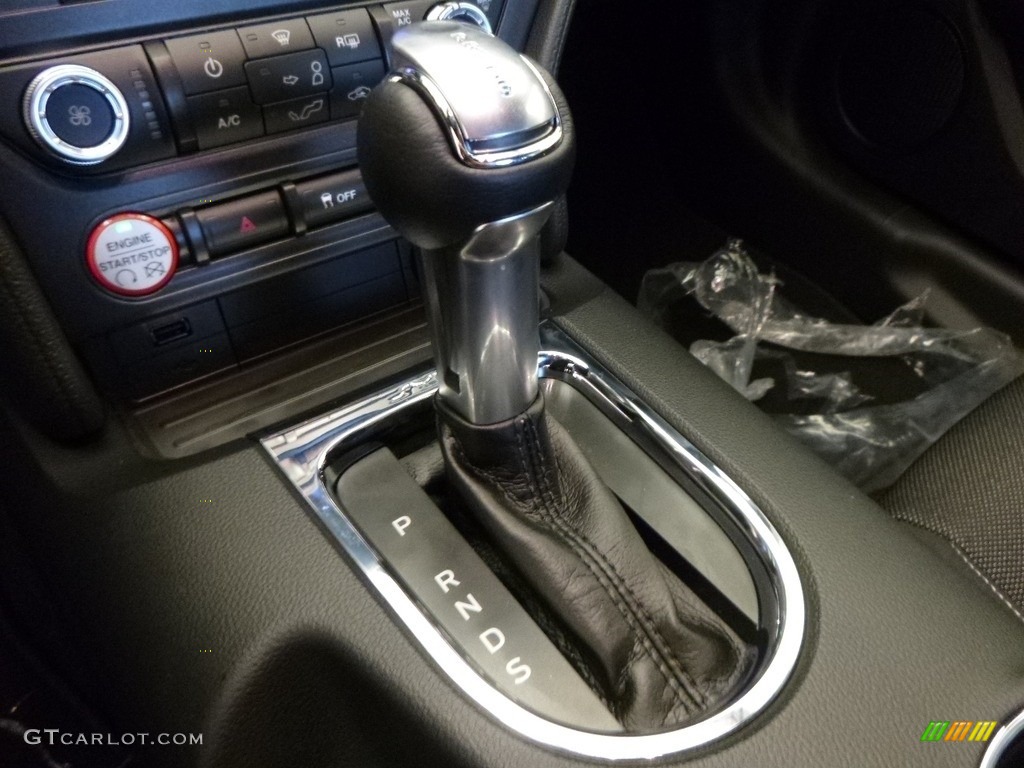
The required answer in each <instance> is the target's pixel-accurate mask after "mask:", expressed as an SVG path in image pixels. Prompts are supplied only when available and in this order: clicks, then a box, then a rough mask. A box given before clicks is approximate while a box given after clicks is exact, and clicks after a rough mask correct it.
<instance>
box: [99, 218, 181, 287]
mask: <svg viewBox="0 0 1024 768" xmlns="http://www.w3.org/2000/svg"><path fill="white" fill-rule="evenodd" d="M85 261H86V264H87V265H88V267H89V271H90V272H92V275H93V277H95V278H96V281H97V282H98V283H99V284H100V285H101V286H103V287H104V288H106V289H107V290H108V291H110V292H111V293H116V294H118V295H119V296H146V295H147V294H150V293H155V292H156V291H159V290H160V289H161V288H163V287H164V286H165V285H167V283H168V281H170V279H171V278H172V277H173V276H174V271H175V270H176V269H177V268H178V244H177V242H175V239H174V235H173V234H172V233H171V230H170V229H168V227H167V225H166V224H164V223H163V222H162V221H160V220H159V219H155V218H153V217H152V216H147V215H146V214H144V213H120V214H118V215H116V216H111V217H110V218H109V219H106V220H105V221H103V222H101V223H100V224H98V225H97V226H96V228H95V229H94V230H93V231H92V235H90V236H89V243H88V245H87V246H86V249H85Z"/></svg>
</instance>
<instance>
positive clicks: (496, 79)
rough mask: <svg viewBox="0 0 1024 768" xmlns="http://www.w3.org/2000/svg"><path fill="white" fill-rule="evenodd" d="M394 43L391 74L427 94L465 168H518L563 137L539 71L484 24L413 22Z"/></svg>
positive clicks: (398, 35)
mask: <svg viewBox="0 0 1024 768" xmlns="http://www.w3.org/2000/svg"><path fill="white" fill-rule="evenodd" d="M391 45H392V48H393V49H394V56H393V65H392V66H393V72H392V74H391V75H390V76H389V79H391V80H392V81H397V82H402V83H406V84H408V85H410V86H412V87H413V88H414V89H415V90H416V91H418V92H419V93H420V95H421V96H422V97H423V99H424V101H426V102H427V104H428V105H429V106H430V108H431V109H432V111H433V112H434V114H435V115H437V117H438V118H439V119H440V120H441V121H442V124H443V125H444V127H445V129H446V131H447V136H448V141H449V144H450V145H451V148H452V150H453V151H454V152H455V154H456V156H457V157H458V158H459V160H461V161H462V162H463V163H465V164H466V165H469V166H472V167H475V168H487V167H491V166H505V165H517V164H519V163H525V162H527V161H529V160H531V159H533V158H534V157H537V156H538V155H542V154H544V153H546V152H548V151H550V150H551V149H552V148H553V147H556V146H557V145H558V144H559V142H561V140H562V126H561V120H560V118H559V115H558V106H557V105H556V104H555V100H554V97H552V95H551V91H550V90H549V89H548V86H547V84H546V83H545V82H544V78H543V77H541V75H540V73H539V72H538V71H537V68H536V67H535V66H534V65H533V64H531V63H530V62H529V61H528V60H527V59H525V58H524V57H523V56H521V55H520V54H519V53H517V52H516V51H515V50H514V49H512V48H511V47H510V46H508V45H506V44H505V43H503V42H502V41H501V40H499V39H498V38H496V37H494V36H493V35H490V34H488V33H487V32H485V31H484V30H482V29H480V28H479V27H473V26H470V25H467V24H462V23H459V22H451V21H448V22H443V21H439V22H433V23H427V24H421V25H414V26H411V27H406V28H404V29H401V30H399V31H398V32H397V33H396V34H395V36H394V38H393V39H392V41H391Z"/></svg>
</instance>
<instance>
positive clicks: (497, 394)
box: [358, 22, 752, 732]
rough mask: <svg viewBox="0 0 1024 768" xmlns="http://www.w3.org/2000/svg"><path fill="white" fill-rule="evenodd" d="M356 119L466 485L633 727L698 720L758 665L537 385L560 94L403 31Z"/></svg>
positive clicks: (483, 49)
mask: <svg viewBox="0 0 1024 768" xmlns="http://www.w3.org/2000/svg"><path fill="white" fill-rule="evenodd" d="M393 46H394V66H393V71H392V74H391V75H390V76H389V77H388V79H387V80H386V81H385V82H384V83H383V84H381V85H380V86H378V87H377V88H376V89H375V90H374V92H373V93H372V94H371V96H370V98H369V99H368V101H367V103H366V105H365V107H364V110H363V113H362V117H361V118H360V122H359V129H358V130H359V133H358V144H359V163H360V167H361V170H362V173H363V178H364V179H365V182H366V186H367V189H368V190H369V192H370V195H371V197H372V198H373V199H374V201H375V202H376V204H377V206H378V208H379V209H380V211H381V213H382V214H383V215H384V217H385V218H386V219H387V220H388V221H389V222H390V223H391V224H392V225H393V226H394V227H395V228H396V229H397V230H398V231H399V232H400V233H401V234H402V235H404V236H405V237H406V238H407V239H409V240H410V241H412V242H413V243H414V244H415V245H417V246H419V247H420V248H421V249H422V252H423V264H424V277H425V282H426V286H425V288H426V292H427V298H428V315H429V320H430V325H431V334H432V343H433V345H434V354H435V360H436V363H437V367H438V372H439V374H440V376H439V378H440V379H441V384H440V389H439V393H438V414H439V424H440V433H441V444H442V450H443V453H444V456H445V462H446V466H447V471H448V475H449V478H450V480H451V482H452V484H453V485H454V486H455V488H456V489H457V490H458V491H459V493H460V495H461V496H462V498H463V500H464V501H465V503H466V504H467V505H468V506H469V508H470V510H471V511H472V514H473V515H474V517H475V518H476V519H477V520H478V521H479V522H480V523H481V525H482V526H483V528H484V529H485V530H486V531H487V533H488V534H489V536H490V537H491V538H492V539H493V540H494V542H495V543H496V545H497V546H498V547H499V548H500V549H501V550H502V551H503V553H504V555H505V556H506V557H507V558H508V560H510V561H511V562H512V563H513V564H514V565H515V566H516V568H517V570H518V571H519V572H520V574H521V575H522V577H523V578H524V579H525V580H526V581H527V582H529V584H530V585H531V586H532V588H533V589H534V590H535V591H536V593H537V595H538V596H539V597H540V598H541V600H542V601H543V602H544V603H546V604H547V606H548V607H549V608H550V609H551V612H552V613H553V614H555V615H556V616H558V617H559V619H560V620H561V621H562V623H563V628H562V630H561V631H562V632H564V636H565V637H567V638H568V642H569V644H570V645H573V646H574V647H575V648H576V649H578V654H577V658H576V663H577V666H579V667H583V668H584V669H582V670H581V671H582V672H583V675H584V678H585V679H587V680H589V681H590V682H591V685H592V686H593V687H594V688H595V689H596V690H597V692H598V693H599V694H600V695H601V697H602V698H603V699H604V701H605V702H606V703H607V704H608V706H609V708H610V709H611V710H612V711H613V713H614V714H615V715H616V716H617V717H618V718H619V720H620V721H621V722H622V723H623V725H624V726H626V728H627V729H628V730H630V731H641V732H649V731H654V730H660V729H662V728H665V727H669V726H676V725H679V724H681V723H684V722H687V721H690V720H693V719H696V718H699V717H701V716H702V715H703V714H705V713H706V712H708V711H710V710H711V709H712V708H713V707H714V706H715V705H716V704H717V703H719V702H720V701H721V699H722V698H723V697H724V696H726V695H727V694H728V693H729V692H731V691H732V690H733V689H734V686H735V685H736V684H737V682H738V681H740V680H741V679H742V678H743V676H744V674H745V672H746V670H747V669H748V667H749V666H750V661H751V660H752V651H751V650H750V649H749V648H748V647H747V646H745V645H744V644H743V643H742V642H741V641H740V640H739V639H738V638H737V637H736V636H735V635H734V634H733V632H732V631H731V630H730V629H728V628H727V627H726V626H725V625H724V624H723V623H722V622H721V620H720V619H719V618H718V617H717V616H716V615H715V614H714V613H713V612H712V611H711V610H709V609H708V608H707V607H706V606H705V605H704V604H703V603H702V602H701V601H700V600H699V599H698V598H697V597H696V596H695V595H694V594H693V592H692V591H691V590H690V589H689V588H688V587H686V586H685V585H684V584H683V583H682V582H681V581H680V580H679V579H678V578H677V577H676V576H675V575H674V574H672V573H671V572H670V571H669V570H668V569H667V568H665V567H664V566H663V565H662V564H661V563H660V562H659V561H658V560H657V559H656V558H655V557H654V556H653V555H652V554H651V553H650V551H649V550H648V549H647V548H646V546H645V545H644V543H643V541H642V540H641V538H640V535H639V534H638V533H637V531H636V529H635V528H634V527H633V525H632V523H631V522H630V520H629V517H628V516H627V515H626V513H625V511H624V510H623V509H622V507H621V506H620V505H619V503H618V501H617V500H616V498H615V497H614V496H613V495H612V493H611V492H610V491H609V490H608V489H607V488H606V487H605V486H604V485H603V484H602V483H601V482H600V480H599V479H598V478H597V477H596V475H595V474H594V472H593V470H592V468H591V467H590V465H589V464H588V463H587V461H586V460H585V459H584V458H583V456H582V454H581V453H580V451H579V449H578V448H577V446H576V445H575V444H574V443H573V442H572V440H571V439H570V438H569V437H568V435H567V434H566V433H565V432H564V430H563V429H562V428H561V427H560V426H559V425H558V424H557V423H556V422H554V420H552V419H551V418H550V417H548V416H546V415H545V413H544V404H543V398H542V397H541V395H540V394H539V390H538V386H537V373H536V372H537V354H538V344H539V342H538V246H537V234H538V232H539V230H540V228H541V227H542V226H543V224H544V222H545V221H546V219H547V217H548V215H549V212H550V209H551V207H552V201H553V200H555V199H556V198H557V197H558V196H559V195H561V194H562V193H563V192H564V191H565V188H566V187H567V185H568V180H569V175H570V172H571V167H572V162H573V153H574V145H573V128H572V122H571V118H570V115H569V112H568V110H567V108H566V106H565V103H564V100H563V98H562V96H561V93H560V91H559V90H558V88H557V86H555V84H554V83H553V82H552V81H551V80H550V78H549V77H548V76H546V75H545V74H544V73H542V72H541V71H539V70H538V68H537V67H535V66H534V65H533V64H531V63H530V62H529V61H527V60H526V59H525V58H523V57H521V56H520V55H519V54H518V53H516V52H515V51H513V50H512V49H511V48H509V47H508V46H507V45H505V44H504V43H502V42H501V41H499V40H497V39H496V38H493V37H491V36H490V35H488V34H486V33H484V32H482V31H480V30H478V29H476V28H473V27H471V26H467V25H464V24H460V23H456V22H428V23H425V24H422V25H413V26H411V27H408V28H405V29H403V30H402V31H400V32H398V33H397V34H396V35H395V37H394V39H393Z"/></svg>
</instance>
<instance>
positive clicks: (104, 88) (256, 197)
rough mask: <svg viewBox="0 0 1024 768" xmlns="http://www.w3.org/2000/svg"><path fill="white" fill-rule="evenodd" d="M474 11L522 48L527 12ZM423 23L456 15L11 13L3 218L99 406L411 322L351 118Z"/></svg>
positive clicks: (170, 442)
mask: <svg viewBox="0 0 1024 768" xmlns="http://www.w3.org/2000/svg"><path fill="white" fill-rule="evenodd" d="M473 8H474V11H475V12H476V13H478V14H480V13H481V11H482V14H481V15H482V18H479V19H474V23H478V24H486V25H488V26H492V27H494V29H496V30H497V32H498V34H499V35H500V36H502V37H503V38H504V39H506V41H508V42H511V43H512V44H513V45H515V46H517V47H519V48H522V47H523V46H524V45H525V42H526V35H527V30H528V23H529V21H530V19H531V18H532V16H533V13H534V11H535V5H534V4H533V3H532V2H530V0H509V2H507V3H504V2H501V0H493V2H485V3H483V4H481V5H480V6H479V9H480V10H475V8H476V7H475V6H474V7H473ZM428 13H433V14H434V16H438V15H439V14H441V17H447V16H445V14H451V13H456V14H459V13H464V11H461V10H459V4H457V3H448V4H447V5H445V4H439V3H435V2H432V1H431V0H412V1H411V2H396V3H385V4H380V3H375V4H361V5H344V6H333V7H332V6H324V5H317V6H313V5H312V4H308V3H307V4H297V5H294V6H293V7H291V8H287V7H281V6H280V4H276V5H275V4H271V3H250V4H247V5H246V7H245V9H244V10H243V9H240V8H239V7H238V6H237V5H236V4H233V3H202V4H199V3H179V4H173V8H169V7H162V8H160V9H154V8H153V6H152V5H150V4H147V3H137V2H133V1H132V0H111V1H110V2H97V3H78V4H60V5H58V4H41V5H39V6H34V7H10V6H9V5H8V6H5V8H4V9H3V10H2V11H0V14H2V15H0V19H2V22H0V56H2V63H0V101H2V103H3V104H4V109H3V110H0V113H2V115H3V117H0V137H2V139H3V142H2V145H0V161H2V163H3V166H4V168H5V175H6V180H5V186H7V188H8V189H17V190H18V194H16V195H4V196H3V198H2V200H0V215H3V217H4V218H5V219H6V220H7V221H8V222H10V226H11V228H12V232H13V235H14V237H15V238H16V239H17V241H18V242H19V243H20V244H21V246H22V251H23V253H24V255H25V258H26V260H27V262H28V264H29V268H30V269H31V270H32V272H33V273H34V274H35V275H36V276H37V278H38V280H39V284H40V286H41V288H42V290H43V292H44V294H45V296H46V298H47V299H48V302H49V304H50V305H51V306H52V307H53V310H54V312H55V314H56V317H57V321H58V322H59V324H60V327H61V330H62V332H63V333H64V334H66V336H67V338H68V340H69V342H70V344H71V346H72V347H73V348H74V350H75V352H76V353H77V354H78V355H79V356H80V357H81V359H82V360H83V361H84V362H85V365H86V367H87V370H88V374H89V376H90V377H91V378H92V379H93V380H94V381H95V382H96V385H97V386H98V387H99V389H100V391H101V392H102V393H103V394H104V395H105V396H109V397H110V398H111V399H112V400H113V401H115V402H117V403H121V404H122V405H124V406H125V407H126V409H127V410H133V409H137V408H139V407H140V404H151V403H153V402H154V401H155V400H159V399H160V398H161V396H163V397H164V400H166V399H167V397H166V396H167V395H168V393H173V392H175V391H180V390H181V389H182V387H187V386H188V385H190V384H194V383H195V382H197V381H204V382H207V381H210V380H216V381H219V382H225V381H229V380H230V379H231V377H232V375H234V376H235V377H236V379H237V378H238V377H246V378H247V380H248V382H249V383H250V384H251V383H252V381H253V377H254V376H255V377H256V379H257V380H261V381H264V382H266V383H269V382H271V381H273V380H275V379H274V376H275V375H276V374H268V376H267V378H264V379H260V374H259V373H258V372H257V373H254V371H256V370H258V369H260V365H261V363H262V362H263V361H266V360H267V359H268V358H270V357H273V356H274V355H275V354H277V353H280V352H281V350H294V349H295V348H297V347H299V346H301V345H302V344H303V343H307V342H309V340H311V339H323V338H324V337H325V336H329V335H331V334H332V333H333V334H337V333H338V331H339V329H347V332H348V333H349V336H350V339H351V341H350V343H349V344H348V345H347V346H346V345H342V346H343V348H344V350H345V351H347V352H354V351H356V350H357V349H361V348H363V347H365V346H367V345H369V344H370V343H371V342H377V341H381V340H382V339H386V338H389V337H390V336H391V335H393V334H394V332H395V328H396V323H398V325H400V326H402V327H403V328H404V327H408V326H409V322H408V321H407V320H408V318H409V317H412V316H413V315H411V314H410V311H411V312H412V313H413V314H415V308H416V307H417V306H418V305H419V304H420V289H419V285H418V280H417V276H416V274H415V269H414V266H413V258H412V250H411V248H410V246H409V245H408V244H407V243H405V242H404V241H402V240H400V239H399V238H397V236H396V235H395V233H394V232H393V231H392V230H391V229H390V228H389V227H388V226H387V225H386V224H385V223H384V222H383V220H382V219H381V218H380V217H379V216H378V215H377V214H376V213H375V212H374V210H373V205H372V203H371V202H370V201H369V198H368V197H367V194H366V190H365V187H364V186H363V184H362V181H361V178H360V175H359V171H358V168H357V167H356V164H355V120H356V118H357V116H358V113H359V110H360V107H361V104H362V102H363V100H365V97H366V95H367V94H368V93H369V90H370V88H372V87H373V86H374V85H376V84H377V83H378V82H379V81H380V80H381V79H382V78H383V75H384V72H385V70H386V68H387V66H388V61H389V56H390V48H389V42H390V39H391V36H392V35H393V34H394V31H395V30H396V29H398V28H400V27H401V26H403V25H406V24H409V23H411V22H413V21H416V20H421V19H423V18H425V17H426V16H427V15H428ZM68 30H74V32H73V33H70V34H69V33H68V32H67V31H68ZM403 313H404V314H403ZM394 318H403V319H402V320H400V321H395V320H394ZM412 324H413V325H415V323H412ZM360 328H361V329H362V330H357V329H360ZM375 329H376V330H375ZM214 397H218V396H214ZM147 407H148V406H147ZM275 415H276V414H275ZM164 421H165V422H166V419H165V420H164ZM159 434H162V433H161V432H160V431H159V430H158V436H157V437H156V442H157V443H158V444H159V445H160V446H163V450H165V451H170V452H171V453H180V452H181V451H180V450H179V448H176V447H174V445H175V443H178V444H180V443H181V442H182V440H181V439H180V436H178V435H175V436H174V437H172V438H169V439H163V438H162V437H160V436H159ZM232 434H236V435H237V433H232ZM193 437H194V436H193ZM200 444H201V445H207V444H208V443H207V442H203V441H200V443H197V445H200Z"/></svg>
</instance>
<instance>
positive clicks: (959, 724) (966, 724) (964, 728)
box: [943, 720, 974, 741]
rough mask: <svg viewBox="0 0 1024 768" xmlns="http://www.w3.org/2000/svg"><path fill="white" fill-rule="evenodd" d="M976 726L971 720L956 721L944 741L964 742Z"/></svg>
mask: <svg viewBox="0 0 1024 768" xmlns="http://www.w3.org/2000/svg"><path fill="white" fill-rule="evenodd" d="M972 725H974V723H973V722H971V721H970V720H955V721H954V722H953V724H952V725H951V726H949V731H947V733H946V738H944V739H943V741H963V740H964V739H966V738H967V734H968V732H969V731H970V729H971V726H972Z"/></svg>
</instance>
